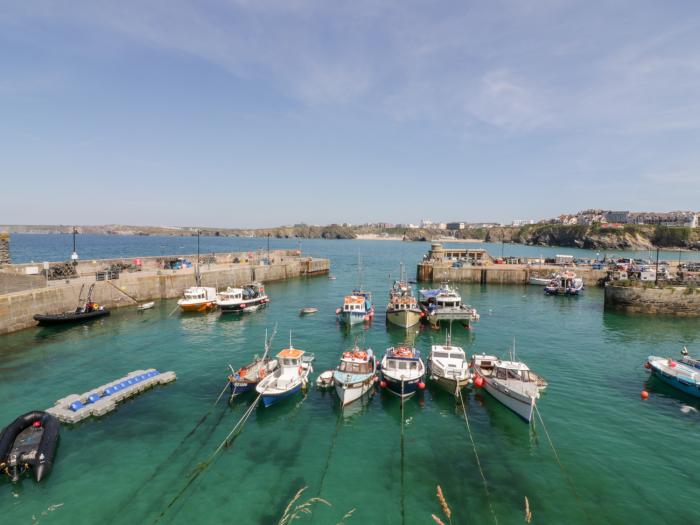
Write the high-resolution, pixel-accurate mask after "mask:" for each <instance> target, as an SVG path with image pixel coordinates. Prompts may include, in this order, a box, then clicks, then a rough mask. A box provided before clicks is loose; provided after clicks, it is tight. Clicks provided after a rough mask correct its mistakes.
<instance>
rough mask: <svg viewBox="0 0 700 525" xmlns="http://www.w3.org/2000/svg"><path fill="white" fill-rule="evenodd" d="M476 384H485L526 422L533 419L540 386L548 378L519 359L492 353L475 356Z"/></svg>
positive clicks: (490, 392)
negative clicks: (538, 373)
mask: <svg viewBox="0 0 700 525" xmlns="http://www.w3.org/2000/svg"><path fill="white" fill-rule="evenodd" d="M472 368H473V369H474V374H475V377H474V386H476V387H477V388H481V387H483V388H485V389H486V392H488V393H489V394H490V395H491V396H493V397H494V398H495V399H496V400H498V401H499V402H500V403H501V404H503V405H505V406H506V407H507V408H509V409H511V410H512V411H513V412H515V413H516V414H517V415H519V416H520V417H521V418H523V419H524V420H525V421H526V422H528V423H529V422H530V420H531V419H532V413H533V411H534V409H535V404H536V403H537V400H538V399H539V398H540V390H542V389H543V388H545V386H546V385H547V383H546V381H544V379H542V377H540V376H539V375H537V374H536V373H534V372H533V371H532V370H530V369H529V368H528V366H527V365H526V364H525V363H522V362H520V361H503V360H501V359H499V358H498V357H496V356H493V355H485V354H481V355H474V356H472Z"/></svg>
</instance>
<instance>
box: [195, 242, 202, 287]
mask: <svg viewBox="0 0 700 525" xmlns="http://www.w3.org/2000/svg"><path fill="white" fill-rule="evenodd" d="M200 233H201V232H200V229H199V228H197V262H196V263H195V267H194V280H195V283H196V284H197V286H201V280H202V279H201V276H200V275H199V234H200Z"/></svg>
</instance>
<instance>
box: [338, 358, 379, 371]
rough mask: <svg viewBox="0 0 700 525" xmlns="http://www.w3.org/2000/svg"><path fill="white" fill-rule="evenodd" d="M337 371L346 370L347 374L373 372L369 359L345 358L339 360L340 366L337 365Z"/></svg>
mask: <svg viewBox="0 0 700 525" xmlns="http://www.w3.org/2000/svg"><path fill="white" fill-rule="evenodd" d="M338 371H340V372H346V373H348V374H371V373H372V372H373V370H372V365H371V364H370V362H369V361H360V360H355V359H352V360H345V359H342V360H341V361H340V366H338Z"/></svg>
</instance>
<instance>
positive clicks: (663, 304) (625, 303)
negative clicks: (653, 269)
mask: <svg viewBox="0 0 700 525" xmlns="http://www.w3.org/2000/svg"><path fill="white" fill-rule="evenodd" d="M605 308H606V309H611V310H620V311H623V312H629V313H639V314H652V315H653V314H663V315H676V316H679V317H700V289H695V288H694V287H686V286H664V287H662V288H654V287H647V286H643V285H641V286H620V285H617V284H614V283H608V285H607V286H606V287H605Z"/></svg>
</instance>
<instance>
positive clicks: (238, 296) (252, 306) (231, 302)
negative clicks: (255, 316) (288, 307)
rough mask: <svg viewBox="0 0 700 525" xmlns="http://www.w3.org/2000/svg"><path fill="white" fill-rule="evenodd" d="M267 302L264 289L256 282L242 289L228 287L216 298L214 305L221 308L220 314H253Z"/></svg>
mask: <svg viewBox="0 0 700 525" xmlns="http://www.w3.org/2000/svg"><path fill="white" fill-rule="evenodd" d="M269 302H270V298H269V297H268V296H267V294H266V293H265V287H264V286H263V285H262V284H260V283H257V282H255V283H250V284H246V285H244V286H243V287H242V288H231V287H228V288H226V290H225V291H223V292H220V293H218V294H217V296H216V304H217V305H218V306H219V308H221V313H227V312H254V311H256V310H259V309H260V308H264V307H265V306H267V303H269Z"/></svg>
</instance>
